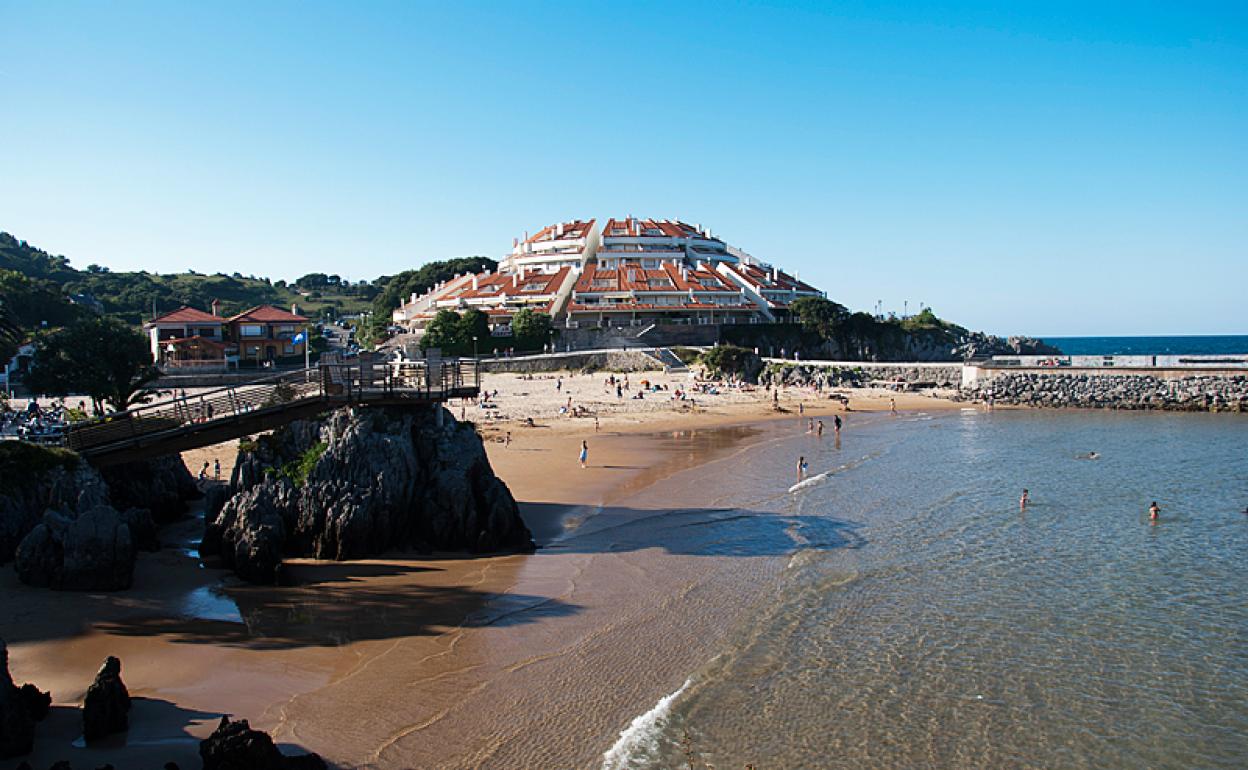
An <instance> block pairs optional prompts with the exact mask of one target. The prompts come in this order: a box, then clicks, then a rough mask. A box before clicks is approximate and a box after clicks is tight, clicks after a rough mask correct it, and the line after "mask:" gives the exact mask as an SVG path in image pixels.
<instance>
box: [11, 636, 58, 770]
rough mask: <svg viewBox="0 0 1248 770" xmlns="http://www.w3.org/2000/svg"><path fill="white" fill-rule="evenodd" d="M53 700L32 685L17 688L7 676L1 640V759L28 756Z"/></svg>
mask: <svg viewBox="0 0 1248 770" xmlns="http://www.w3.org/2000/svg"><path fill="white" fill-rule="evenodd" d="M51 705H52V696H51V694H49V693H46V692H40V690H39V689H38V688H36V687H35V686H34V685H33V684H24V685H22V686H21V687H18V686H17V685H16V684H14V683H13V676H12V675H11V674H10V673H9V648H8V647H7V646H6V645H5V643H4V640H3V639H0V759H8V758H10V757H20V756H21V755H23V754H29V753H30V750H31V749H32V748H34V745H35V723H36V722H40V721H42V720H43V718H44V717H46V716H47V715H48V709H49V708H50V707H51Z"/></svg>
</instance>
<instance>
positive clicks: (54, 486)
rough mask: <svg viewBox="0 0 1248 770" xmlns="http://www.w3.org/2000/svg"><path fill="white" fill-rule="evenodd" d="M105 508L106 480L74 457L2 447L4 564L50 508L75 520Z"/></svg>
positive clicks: (0, 556)
mask: <svg viewBox="0 0 1248 770" xmlns="http://www.w3.org/2000/svg"><path fill="white" fill-rule="evenodd" d="M106 503H108V487H107V486H105V484H104V480H103V479H102V478H101V477H100V474H99V473H97V472H96V471H95V469H94V468H92V467H91V466H90V465H88V464H87V463H86V462H85V461H83V460H82V459H81V458H79V457H78V455H76V454H74V453H73V452H69V451H66V450H63V449H53V448H49V447H41V446H35V445H33V444H27V443H25V442H22V441H3V442H0V564H4V563H7V562H10V561H12V560H13V555H14V553H15V552H16V551H17V545H18V543H20V542H22V538H24V537H26V535H27V534H28V533H29V532H30V531H31V530H32V529H34V528H35V527H36V526H37V525H38V524H39V522H40V520H41V519H42V518H43V514H44V511H46V510H48V509H49V508H55V509H57V510H61V511H64V512H66V513H67V514H69V515H71V516H76V515H77V513H78V512H79V511H85V510H87V509H89V508H93V507H95V506H97V505H103V504H106Z"/></svg>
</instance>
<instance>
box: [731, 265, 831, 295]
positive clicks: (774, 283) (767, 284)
mask: <svg viewBox="0 0 1248 770" xmlns="http://www.w3.org/2000/svg"><path fill="white" fill-rule="evenodd" d="M736 269H737V272H738V273H740V274H741V276H742V277H744V278H745V279H746V280H748V281H749V282H750V283H751V284H753V285H754V286H755V287H756V288H762V289H775V290H780V291H799V292H818V291H819V290H818V289H816V288H815V287H813V286H811V285H810V284H808V283H805V282H804V281H800V280H798V279H797V278H795V277H793V276H791V275H789V274H788V273H786V272H784V271H783V270H777V271H776V277H775V278H774V279H773V278H772V274H771V271H770V270H767V269H764V268H762V267H759V266H758V265H746V264H741V265H738V266H737V268H736Z"/></svg>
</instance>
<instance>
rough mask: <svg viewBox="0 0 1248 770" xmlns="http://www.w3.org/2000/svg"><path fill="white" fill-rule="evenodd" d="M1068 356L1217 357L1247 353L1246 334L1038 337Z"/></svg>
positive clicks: (1247, 338) (1247, 339)
mask: <svg viewBox="0 0 1248 770" xmlns="http://www.w3.org/2000/svg"><path fill="white" fill-rule="evenodd" d="M1040 339H1042V340H1044V341H1045V342H1047V343H1048V344H1050V345H1053V346H1055V347H1057V348H1058V349H1060V350H1061V351H1062V352H1063V353H1065V354H1066V355H1068V356H1130V355H1134V356H1151V355H1157V356H1161V355H1170V356H1200V355H1206V356H1217V355H1230V354H1236V353H1248V334H1193V335H1180V334H1175V335H1165V336H1138V337H1122V336H1089V337H1040Z"/></svg>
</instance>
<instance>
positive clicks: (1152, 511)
mask: <svg viewBox="0 0 1248 770" xmlns="http://www.w3.org/2000/svg"><path fill="white" fill-rule="evenodd" d="M1160 518H1161V506H1160V505H1158V504H1157V501H1156V500H1154V501H1153V504H1152V505H1150V506H1148V520H1149V521H1157V520H1158V519H1160Z"/></svg>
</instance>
